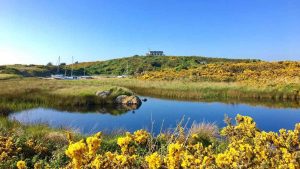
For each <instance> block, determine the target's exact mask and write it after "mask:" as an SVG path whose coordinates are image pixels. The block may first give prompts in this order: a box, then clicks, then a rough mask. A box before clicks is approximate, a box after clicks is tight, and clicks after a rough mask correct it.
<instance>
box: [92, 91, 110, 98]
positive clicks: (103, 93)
mask: <svg viewBox="0 0 300 169" xmlns="http://www.w3.org/2000/svg"><path fill="white" fill-rule="evenodd" d="M110 94H111V92H110V91H98V92H96V96H99V97H101V98H103V99H105V98H107V97H108V96H109V95H110Z"/></svg>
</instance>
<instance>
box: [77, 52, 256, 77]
mask: <svg viewBox="0 0 300 169" xmlns="http://www.w3.org/2000/svg"><path fill="white" fill-rule="evenodd" d="M253 61H258V60H249V59H225V58H209V57H200V56H133V57H126V58H120V59H112V60H107V61H102V62H92V63H91V62H89V63H79V64H77V65H75V66H74V67H75V69H76V70H77V72H82V71H83V69H84V67H85V70H86V73H87V74H90V75H98V74H112V75H122V74H128V75H138V74H141V73H143V72H146V71H157V70H163V69H168V68H172V69H174V70H177V71H179V70H182V69H190V68H197V67H199V66H201V65H205V64H209V63H225V62H234V63H238V62H253Z"/></svg>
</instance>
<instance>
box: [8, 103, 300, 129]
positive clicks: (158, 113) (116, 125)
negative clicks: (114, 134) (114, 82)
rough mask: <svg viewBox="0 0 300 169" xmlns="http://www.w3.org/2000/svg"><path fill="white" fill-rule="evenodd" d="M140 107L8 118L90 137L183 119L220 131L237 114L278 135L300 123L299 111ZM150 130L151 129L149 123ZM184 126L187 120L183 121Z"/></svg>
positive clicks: (216, 106)
mask: <svg viewBox="0 0 300 169" xmlns="http://www.w3.org/2000/svg"><path fill="white" fill-rule="evenodd" d="M147 99H148V101H147V102H144V103H143V104H142V106H141V107H124V106H122V107H119V108H116V107H115V108H109V107H106V108H103V107H101V108H99V107H98V108H95V109H94V110H90V111H88V112H80V113H79V112H75V111H66V110H58V109H49V108H34V109H30V110H25V111H20V112H17V113H13V114H10V115H9V118H10V119H16V120H19V121H21V122H23V123H47V124H49V125H50V126H52V127H64V128H71V129H73V130H78V131H79V132H81V133H85V134H91V133H94V132H97V131H107V132H110V131H114V130H119V129H126V130H128V131H135V130H137V129H141V128H146V129H149V130H153V132H154V133H158V132H159V131H160V130H161V128H162V129H163V130H167V129H168V128H174V127H175V126H176V124H177V123H178V122H179V121H180V120H181V119H182V118H183V117H184V118H185V119H190V120H189V123H188V124H187V126H190V125H191V124H192V122H194V121H195V122H203V121H208V122H215V123H216V124H217V125H218V126H219V127H224V126H225V124H224V122H223V119H224V115H225V114H227V115H228V116H229V117H231V118H234V117H235V116H236V115H237V114H238V113H239V114H242V115H248V116H251V117H253V118H254V120H255V121H256V122H257V125H258V127H259V128H261V129H263V130H267V131H278V130H279V129H280V128H287V129H293V128H294V125H295V123H298V122H300V109H291V108H281V109H278V108H268V107H263V106H251V105H246V104H235V103H234V104H224V103H220V102H189V101H176V100H164V99H157V98H149V97H148V98H147ZM153 122H154V126H153V128H152V125H151V124H152V123H153ZM185 122H187V120H186V121H185Z"/></svg>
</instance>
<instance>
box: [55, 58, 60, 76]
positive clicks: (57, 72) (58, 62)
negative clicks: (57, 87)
mask: <svg viewBox="0 0 300 169" xmlns="http://www.w3.org/2000/svg"><path fill="white" fill-rule="evenodd" d="M59 66H60V56H58V61H57V71H56V74H59Z"/></svg>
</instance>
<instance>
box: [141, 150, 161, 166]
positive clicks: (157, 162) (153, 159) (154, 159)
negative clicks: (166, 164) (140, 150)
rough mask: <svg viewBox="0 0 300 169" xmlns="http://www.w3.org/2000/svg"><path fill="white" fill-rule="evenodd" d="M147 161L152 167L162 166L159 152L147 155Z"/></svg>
mask: <svg viewBox="0 0 300 169" xmlns="http://www.w3.org/2000/svg"><path fill="white" fill-rule="evenodd" d="M145 161H146V162H147V163H148V167H149V168H150V169H157V168H159V167H160V166H161V157H160V155H159V154H158V153H157V152H155V153H153V154H151V155H148V156H146V157H145Z"/></svg>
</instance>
